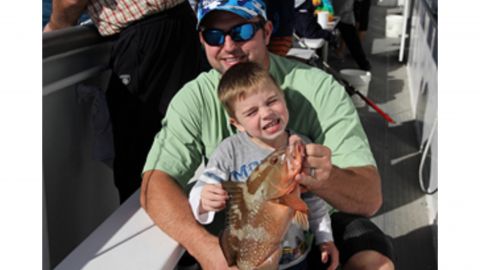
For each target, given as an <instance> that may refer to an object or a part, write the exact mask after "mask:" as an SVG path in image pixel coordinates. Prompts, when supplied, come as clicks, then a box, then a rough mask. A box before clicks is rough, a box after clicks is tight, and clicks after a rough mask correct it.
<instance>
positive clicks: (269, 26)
mask: <svg viewBox="0 0 480 270" xmlns="http://www.w3.org/2000/svg"><path fill="white" fill-rule="evenodd" d="M272 32H273V24H272V22H271V21H267V22H266V23H265V25H264V26H263V33H264V35H265V44H266V45H268V44H270V37H271V36H272Z"/></svg>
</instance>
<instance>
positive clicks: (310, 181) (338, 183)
mask: <svg viewBox="0 0 480 270" xmlns="http://www.w3.org/2000/svg"><path fill="white" fill-rule="evenodd" d="M290 140H291V142H292V141H294V140H299V138H297V137H296V136H292V137H291V138H290ZM305 150H306V158H305V161H304V164H303V173H301V174H299V175H298V176H297V178H296V180H297V181H298V182H299V183H300V184H302V185H304V186H305V187H306V188H307V189H308V190H309V191H311V192H313V193H315V194H317V195H318V196H320V197H321V198H322V199H324V200H325V201H327V202H328V203H329V204H330V205H331V206H333V207H334V208H336V209H337V210H340V211H342V212H346V213H351V214H358V215H364V216H368V217H369V216H372V215H374V214H375V213H376V212H377V211H378V209H380V207H381V205H382V200H383V198H382V187H381V183H380V175H379V174H378V171H377V168H376V167H375V166H373V165H370V166H360V167H349V168H343V169H342V168H339V167H337V166H335V165H333V164H332V153H331V151H330V149H329V148H328V147H326V146H323V145H320V144H307V145H306V146H305Z"/></svg>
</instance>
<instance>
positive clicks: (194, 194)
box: [188, 141, 232, 224]
mask: <svg viewBox="0 0 480 270" xmlns="http://www.w3.org/2000/svg"><path fill="white" fill-rule="evenodd" d="M229 147H230V145H229V144H228V142H226V141H224V142H222V143H221V144H220V145H219V147H218V148H217V149H216V150H215V151H214V152H213V153H212V157H211V158H210V160H209V161H208V163H207V166H206V167H205V169H204V170H203V172H202V174H201V175H200V176H199V178H198V180H197V181H196V183H195V185H194V186H193V188H192V190H191V191H190V195H189V198H188V200H189V203H190V206H191V208H192V211H193V215H194V217H195V219H196V220H197V221H198V222H200V223H201V224H210V223H212V221H213V218H214V217H215V211H209V212H207V213H203V214H200V213H199V212H200V211H199V210H200V200H201V194H202V190H203V188H204V187H205V186H206V185H208V184H221V183H222V182H224V181H227V180H228V179H229V178H230V171H231V169H230V168H231V167H232V162H231V160H232V158H231V157H230V156H229V154H228V153H229V152H228V149H229Z"/></svg>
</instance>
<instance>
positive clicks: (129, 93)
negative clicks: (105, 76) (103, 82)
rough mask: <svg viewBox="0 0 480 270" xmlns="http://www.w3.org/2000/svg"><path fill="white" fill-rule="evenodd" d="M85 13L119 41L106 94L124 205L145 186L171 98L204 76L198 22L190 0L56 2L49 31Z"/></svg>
mask: <svg viewBox="0 0 480 270" xmlns="http://www.w3.org/2000/svg"><path fill="white" fill-rule="evenodd" d="M85 9H88V13H89V16H90V18H91V19H92V21H93V22H94V23H95V25H96V26H97V28H98V31H99V33H100V34H101V35H102V36H115V37H116V41H115V43H114V45H113V48H112V52H111V60H110V64H111V68H112V71H113V74H112V76H111V80H110V83H109V86H108V89H107V92H106V95H107V102H108V106H109V110H110V115H111V120H112V129H113V140H114V147H115V159H114V164H113V168H114V170H113V171H114V180H115V185H116V186H117V189H118V191H119V195H120V203H121V202H123V201H125V200H126V199H128V198H129V197H130V195H131V194H132V193H133V192H135V191H136V190H137V189H138V188H139V187H140V183H141V173H142V168H143V165H144V164H145V158H146V156H147V153H148V150H149V149H150V146H151V145H152V141H153V137H154V136H155V133H157V132H158V130H159V129H160V128H161V125H160V121H161V119H162V118H163V116H164V115H165V111H166V109H167V106H168V103H169V102H170V99H171V98H172V97H173V96H174V94H175V93H176V92H177V91H178V89H180V87H181V86H183V84H184V83H185V82H188V81H189V80H191V79H193V78H194V77H195V76H197V75H198V73H199V72H200V68H201V66H200V65H201V55H202V52H201V47H200V42H199V40H198V37H197V34H196V31H195V25H196V18H195V16H194V13H193V11H192V9H191V7H190V6H189V4H188V2H187V1H185V0H53V11H52V15H51V17H50V21H49V22H48V24H47V25H46V26H45V28H44V32H49V31H52V30H56V29H61V28H65V27H69V26H73V25H75V24H76V23H77V21H78V18H79V17H80V15H81V14H82V13H83V12H84V10H85ZM179 33H181V34H179Z"/></svg>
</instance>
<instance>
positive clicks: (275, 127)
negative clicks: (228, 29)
mask: <svg viewBox="0 0 480 270" xmlns="http://www.w3.org/2000/svg"><path fill="white" fill-rule="evenodd" d="M218 95H219V99H220V100H221V102H222V104H223V106H224V107H225V109H226V111H227V113H228V115H229V119H230V122H231V124H233V125H234V126H235V127H236V128H237V130H238V131H239V132H238V133H237V134H235V135H233V136H231V137H228V138H226V139H225V140H223V141H222V143H221V144H220V145H219V146H218V148H217V149H216V150H215V152H214V153H213V154H212V156H211V158H210V160H209V162H208V164H207V166H206V168H205V170H204V171H203V173H202V175H201V176H200V177H199V179H198V181H197V182H196V184H195V186H194V187H193V188H192V190H191V192H190V198H189V201H190V205H191V207H192V210H193V214H194V216H195V218H196V219H197V220H198V221H199V222H200V223H202V224H209V223H211V222H212V221H213V217H214V214H215V212H218V211H221V210H223V209H224V208H225V206H226V201H227V199H228V194H227V192H226V191H225V190H224V189H223V188H222V186H221V183H220V182H221V181H227V180H231V181H241V182H245V181H246V180H247V179H248V176H249V175H250V174H251V172H252V171H253V170H254V169H255V168H256V167H257V166H258V165H259V164H260V163H261V162H262V160H263V159H264V158H265V157H267V156H268V155H269V154H270V153H272V152H273V151H274V150H275V149H279V148H281V147H284V146H286V145H287V144H288V140H289V139H288V138H289V136H290V135H291V134H292V132H291V131H289V130H286V127H287V123H288V119H289V113H288V109H287V106H286V103H285V98H284V95H283V91H282V90H281V89H280V87H279V86H278V84H277V83H276V82H275V80H274V79H273V77H271V75H270V74H269V73H268V71H266V70H264V69H262V68H261V67H260V66H259V65H257V64H255V63H252V62H249V63H241V64H237V65H235V66H233V67H231V68H230V69H229V70H228V71H227V72H226V73H225V74H224V75H223V76H222V79H221V80H220V84H219V87H218ZM302 139H303V140H304V141H305V142H309V140H308V139H306V138H303V137H302ZM302 197H303V199H304V200H305V202H306V203H307V205H308V207H309V222H310V230H311V232H304V231H303V230H302V229H300V228H299V227H298V226H296V225H295V224H292V225H291V226H290V229H289V231H288V232H287V235H286V236H285V238H284V241H283V243H282V248H283V250H282V251H283V253H282V257H281V260H280V269H287V268H289V269H306V267H307V261H306V260H305V258H306V256H307V254H308V252H309V251H310V248H311V246H312V243H311V241H309V239H310V240H311V238H312V237H310V236H311V233H313V234H314V235H315V239H316V244H317V245H319V246H320V252H321V261H322V262H323V263H326V262H327V260H328V259H329V257H330V262H331V263H330V265H329V268H328V269H335V268H336V267H337V265H338V251H337V249H336V247H335V245H334V243H333V236H332V230H331V227H330V216H329V214H328V206H327V204H326V203H325V202H324V201H323V200H322V199H320V198H319V197H318V196H315V195H313V194H308V193H304V194H303V196H302Z"/></svg>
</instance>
